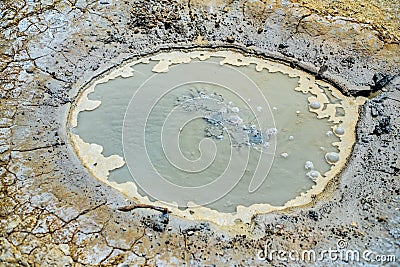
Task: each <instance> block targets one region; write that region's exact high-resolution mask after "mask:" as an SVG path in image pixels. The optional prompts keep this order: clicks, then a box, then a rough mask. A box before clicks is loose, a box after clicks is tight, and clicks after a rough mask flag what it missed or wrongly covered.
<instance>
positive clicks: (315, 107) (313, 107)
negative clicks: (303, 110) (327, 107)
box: [310, 102, 321, 109]
mask: <svg viewBox="0 0 400 267" xmlns="http://www.w3.org/2000/svg"><path fill="white" fill-rule="evenodd" d="M310 107H311V108H312V109H319V108H320V107H321V104H320V103H318V102H311V103H310Z"/></svg>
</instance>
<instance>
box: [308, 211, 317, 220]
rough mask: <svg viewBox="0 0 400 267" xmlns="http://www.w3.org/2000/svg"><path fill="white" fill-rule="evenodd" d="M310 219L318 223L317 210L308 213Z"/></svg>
mask: <svg viewBox="0 0 400 267" xmlns="http://www.w3.org/2000/svg"><path fill="white" fill-rule="evenodd" d="M308 217H310V218H311V219H313V220H314V221H318V217H319V216H318V212H317V211H315V210H309V211H308Z"/></svg>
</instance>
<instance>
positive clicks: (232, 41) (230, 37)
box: [226, 35, 235, 43]
mask: <svg viewBox="0 0 400 267" xmlns="http://www.w3.org/2000/svg"><path fill="white" fill-rule="evenodd" d="M226 41H227V42H228V43H234V42H235V38H234V37H233V36H232V35H228V36H227V37H226Z"/></svg>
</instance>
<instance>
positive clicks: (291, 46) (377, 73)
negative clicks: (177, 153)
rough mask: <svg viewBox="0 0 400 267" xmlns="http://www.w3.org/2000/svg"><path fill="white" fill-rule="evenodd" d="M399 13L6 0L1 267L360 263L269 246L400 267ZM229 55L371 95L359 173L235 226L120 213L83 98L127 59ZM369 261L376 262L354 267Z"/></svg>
mask: <svg viewBox="0 0 400 267" xmlns="http://www.w3.org/2000/svg"><path fill="white" fill-rule="evenodd" d="M211 6H212V9H210V7H211ZM399 9H400V7H399V3H398V1H396V0H385V1H383V0H372V1H361V0H358V1H344V0H341V1H323V0H309V1H308V0H304V1H301V0H299V1H297V0H296V1H293V2H290V1H284V0H282V1H280V0H277V1H268V0H264V1H259V0H252V1H243V0H238V1H233V0H225V1H224V0H214V1H208V0H203V1H200V0H181V1H180V0H160V1H153V0H150V1H149V0H137V1H133V0H126V1H117V0H100V1H95V0H40V1H39V0H38V1H30V0H3V1H1V2H0V14H1V15H0V26H1V32H0V35H1V37H0V56H1V62H0V70H1V71H0V79H1V83H0V107H1V109H0V113H1V115H0V177H1V180H0V181H1V183H0V266H99V265H100V266H114V265H119V266H140V265H142V266H184V265H186V266H214V265H215V266H285V265H291V266H304V265H315V266H331V265H336V264H338V265H345V264H346V262H345V261H340V260H338V261H336V262H332V261H330V260H326V261H324V262H289V263H287V262H282V261H278V260H272V261H261V260H259V259H258V258H257V253H258V252H259V250H260V249H263V248H264V246H267V247H268V249H269V250H272V249H274V250H279V249H282V250H286V251H288V250H292V249H295V250H298V251H301V250H303V249H315V250H322V249H328V248H333V249H335V248H336V243H337V241H338V240H345V241H346V242H347V247H348V248H349V249H357V250H360V251H362V250H365V249H369V250H371V251H374V252H376V253H378V254H392V255H396V256H397V260H399V258H400V249H399V245H400V229H399V226H400V211H399V207H400V205H399V203H400V196H399V189H400V186H399V182H400V180H399V168H400V167H399V166H400V160H399V151H400V146H399V130H400V116H399V115H400V114H399V113H400V108H399V101H400V76H399V74H400V71H399V69H400V68H399V67H400V52H399V51H400V45H399V40H400V33H399V32H400V29H399V25H400V24H399V21H400V19H399V14H400V13H399V11H400V10H399ZM219 47H222V48H225V49H226V48H230V49H235V50H239V51H242V52H243V53H247V54H252V55H259V56H263V57H266V58H270V59H273V60H278V61H281V62H286V63H287V64H291V66H292V67H295V68H300V69H303V70H307V71H308V72H311V73H313V74H315V75H316V76H317V77H318V78H319V79H324V80H327V81H330V82H331V83H332V84H334V85H336V86H337V87H338V88H340V89H341V90H342V91H343V92H344V93H345V94H347V95H353V96H356V95H363V96H370V100H368V101H367V102H366V103H365V104H364V105H363V106H362V108H361V110H360V112H361V119H360V121H359V122H358V127H357V142H356V144H355V146H354V151H353V154H352V156H351V158H350V159H349V162H348V164H347V167H346V168H345V169H344V170H343V172H342V174H341V175H340V177H338V178H337V179H336V180H335V181H334V182H333V183H331V184H330V185H329V187H328V188H327V189H326V192H324V193H323V194H321V195H319V196H316V197H315V201H314V203H311V204H310V205H308V206H307V207H299V208H295V209H291V210H287V211H285V212H280V213H272V214H266V215H257V216H255V217H254V218H253V220H252V222H251V223H250V224H238V225H237V226H236V227H232V228H222V227H219V226H217V225H213V224H211V223H208V222H196V221H187V220H184V219H181V218H178V217H175V216H174V215H173V214H163V213H162V212H160V211H157V210H152V209H135V210H133V211H130V212H122V211H119V210H118V208H119V207H122V206H126V205H129V204H132V202H131V201H129V200H128V201H127V200H125V198H124V196H123V195H121V194H120V193H118V192H117V191H116V190H114V189H112V188H109V187H107V186H105V185H103V184H102V183H100V182H99V181H97V180H95V179H94V178H93V177H92V176H91V175H90V174H89V173H88V171H87V170H86V169H85V168H84V167H83V166H82V164H81V163H80V161H79V159H78V158H77V157H76V155H75V153H74V151H73V149H72V148H71V145H70V144H69V141H68V138H67V134H66V119H67V115H68V111H69V109H70V107H71V103H73V101H74V100H75V98H76V96H77V94H78V92H79V89H80V88H82V86H84V85H85V84H86V83H87V82H88V81H90V80H91V79H92V78H94V77H96V76H98V75H99V74H101V73H103V72H105V71H107V70H108V69H110V68H112V67H113V66H116V65H119V64H121V63H122V62H123V61H124V60H127V59H135V58H138V57H140V56H143V55H148V54H151V53H156V52H157V51H168V50H170V49H186V50H188V49H196V48H202V49H205V48H209V49H218V48H219ZM371 94H373V96H372V95H371ZM398 263H399V262H398V261H397V262H394V263H387V266H396V265H398ZM363 264H365V265H373V264H375V263H368V262H350V265H353V266H354V265H363ZM376 264H377V265H379V264H378V263H376Z"/></svg>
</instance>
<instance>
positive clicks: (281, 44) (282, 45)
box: [278, 43, 289, 49]
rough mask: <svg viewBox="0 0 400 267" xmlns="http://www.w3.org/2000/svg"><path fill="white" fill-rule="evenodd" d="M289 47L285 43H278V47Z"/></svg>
mask: <svg viewBox="0 0 400 267" xmlns="http://www.w3.org/2000/svg"><path fill="white" fill-rule="evenodd" d="M288 47H289V45H287V44H284V43H280V44H279V45H278V49H285V48H288Z"/></svg>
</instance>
